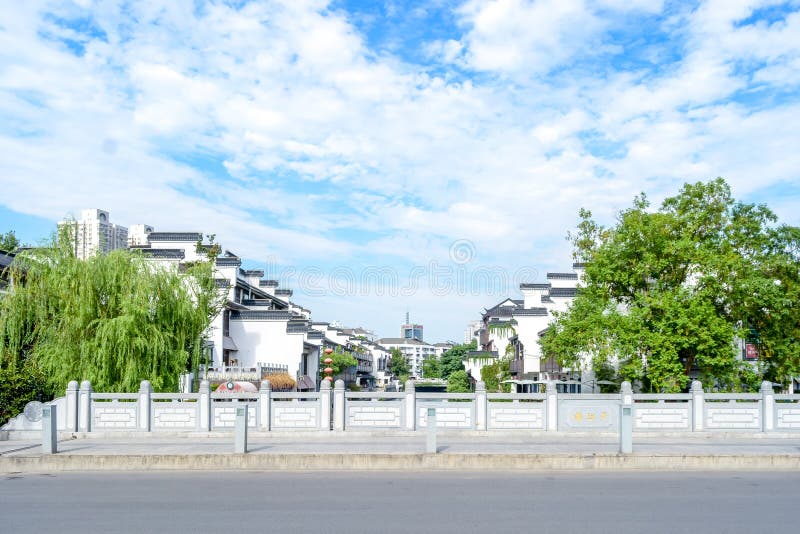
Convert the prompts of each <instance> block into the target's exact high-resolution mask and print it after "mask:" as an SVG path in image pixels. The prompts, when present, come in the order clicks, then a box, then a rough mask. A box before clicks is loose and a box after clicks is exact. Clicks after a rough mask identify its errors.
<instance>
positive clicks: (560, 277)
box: [547, 273, 578, 280]
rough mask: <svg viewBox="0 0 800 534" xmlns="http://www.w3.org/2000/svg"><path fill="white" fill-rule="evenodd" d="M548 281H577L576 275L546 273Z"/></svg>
mask: <svg viewBox="0 0 800 534" xmlns="http://www.w3.org/2000/svg"><path fill="white" fill-rule="evenodd" d="M547 279H548V280H577V279H578V273H547Z"/></svg>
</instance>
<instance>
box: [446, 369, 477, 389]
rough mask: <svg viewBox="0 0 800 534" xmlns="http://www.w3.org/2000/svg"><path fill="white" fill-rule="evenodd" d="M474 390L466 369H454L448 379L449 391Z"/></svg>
mask: <svg viewBox="0 0 800 534" xmlns="http://www.w3.org/2000/svg"><path fill="white" fill-rule="evenodd" d="M470 391H472V388H471V387H470V383H469V376H468V375H467V372H466V371H464V370H460V371H453V372H452V373H450V377H449V378H448V379H447V392H448V393H469V392H470Z"/></svg>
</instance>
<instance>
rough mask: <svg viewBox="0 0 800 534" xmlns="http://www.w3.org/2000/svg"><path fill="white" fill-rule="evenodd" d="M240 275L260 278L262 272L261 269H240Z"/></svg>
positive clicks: (262, 274)
mask: <svg viewBox="0 0 800 534" xmlns="http://www.w3.org/2000/svg"><path fill="white" fill-rule="evenodd" d="M242 275H244V276H257V277H259V278H261V277H262V276H264V271H263V270H262V269H247V270H245V269H242Z"/></svg>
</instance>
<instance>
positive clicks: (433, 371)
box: [422, 356, 442, 378]
mask: <svg viewBox="0 0 800 534" xmlns="http://www.w3.org/2000/svg"><path fill="white" fill-rule="evenodd" d="M422 378H442V365H441V362H440V361H439V358H438V357H436V356H429V357H427V358H425V361H423V362H422Z"/></svg>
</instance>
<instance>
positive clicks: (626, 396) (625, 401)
mask: <svg viewBox="0 0 800 534" xmlns="http://www.w3.org/2000/svg"><path fill="white" fill-rule="evenodd" d="M619 396H620V411H619V452H620V454H630V453H632V452H633V388H631V383H630V382H628V381H627V380H626V381H625V382H623V383H622V385H621V387H620V391H619Z"/></svg>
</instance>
